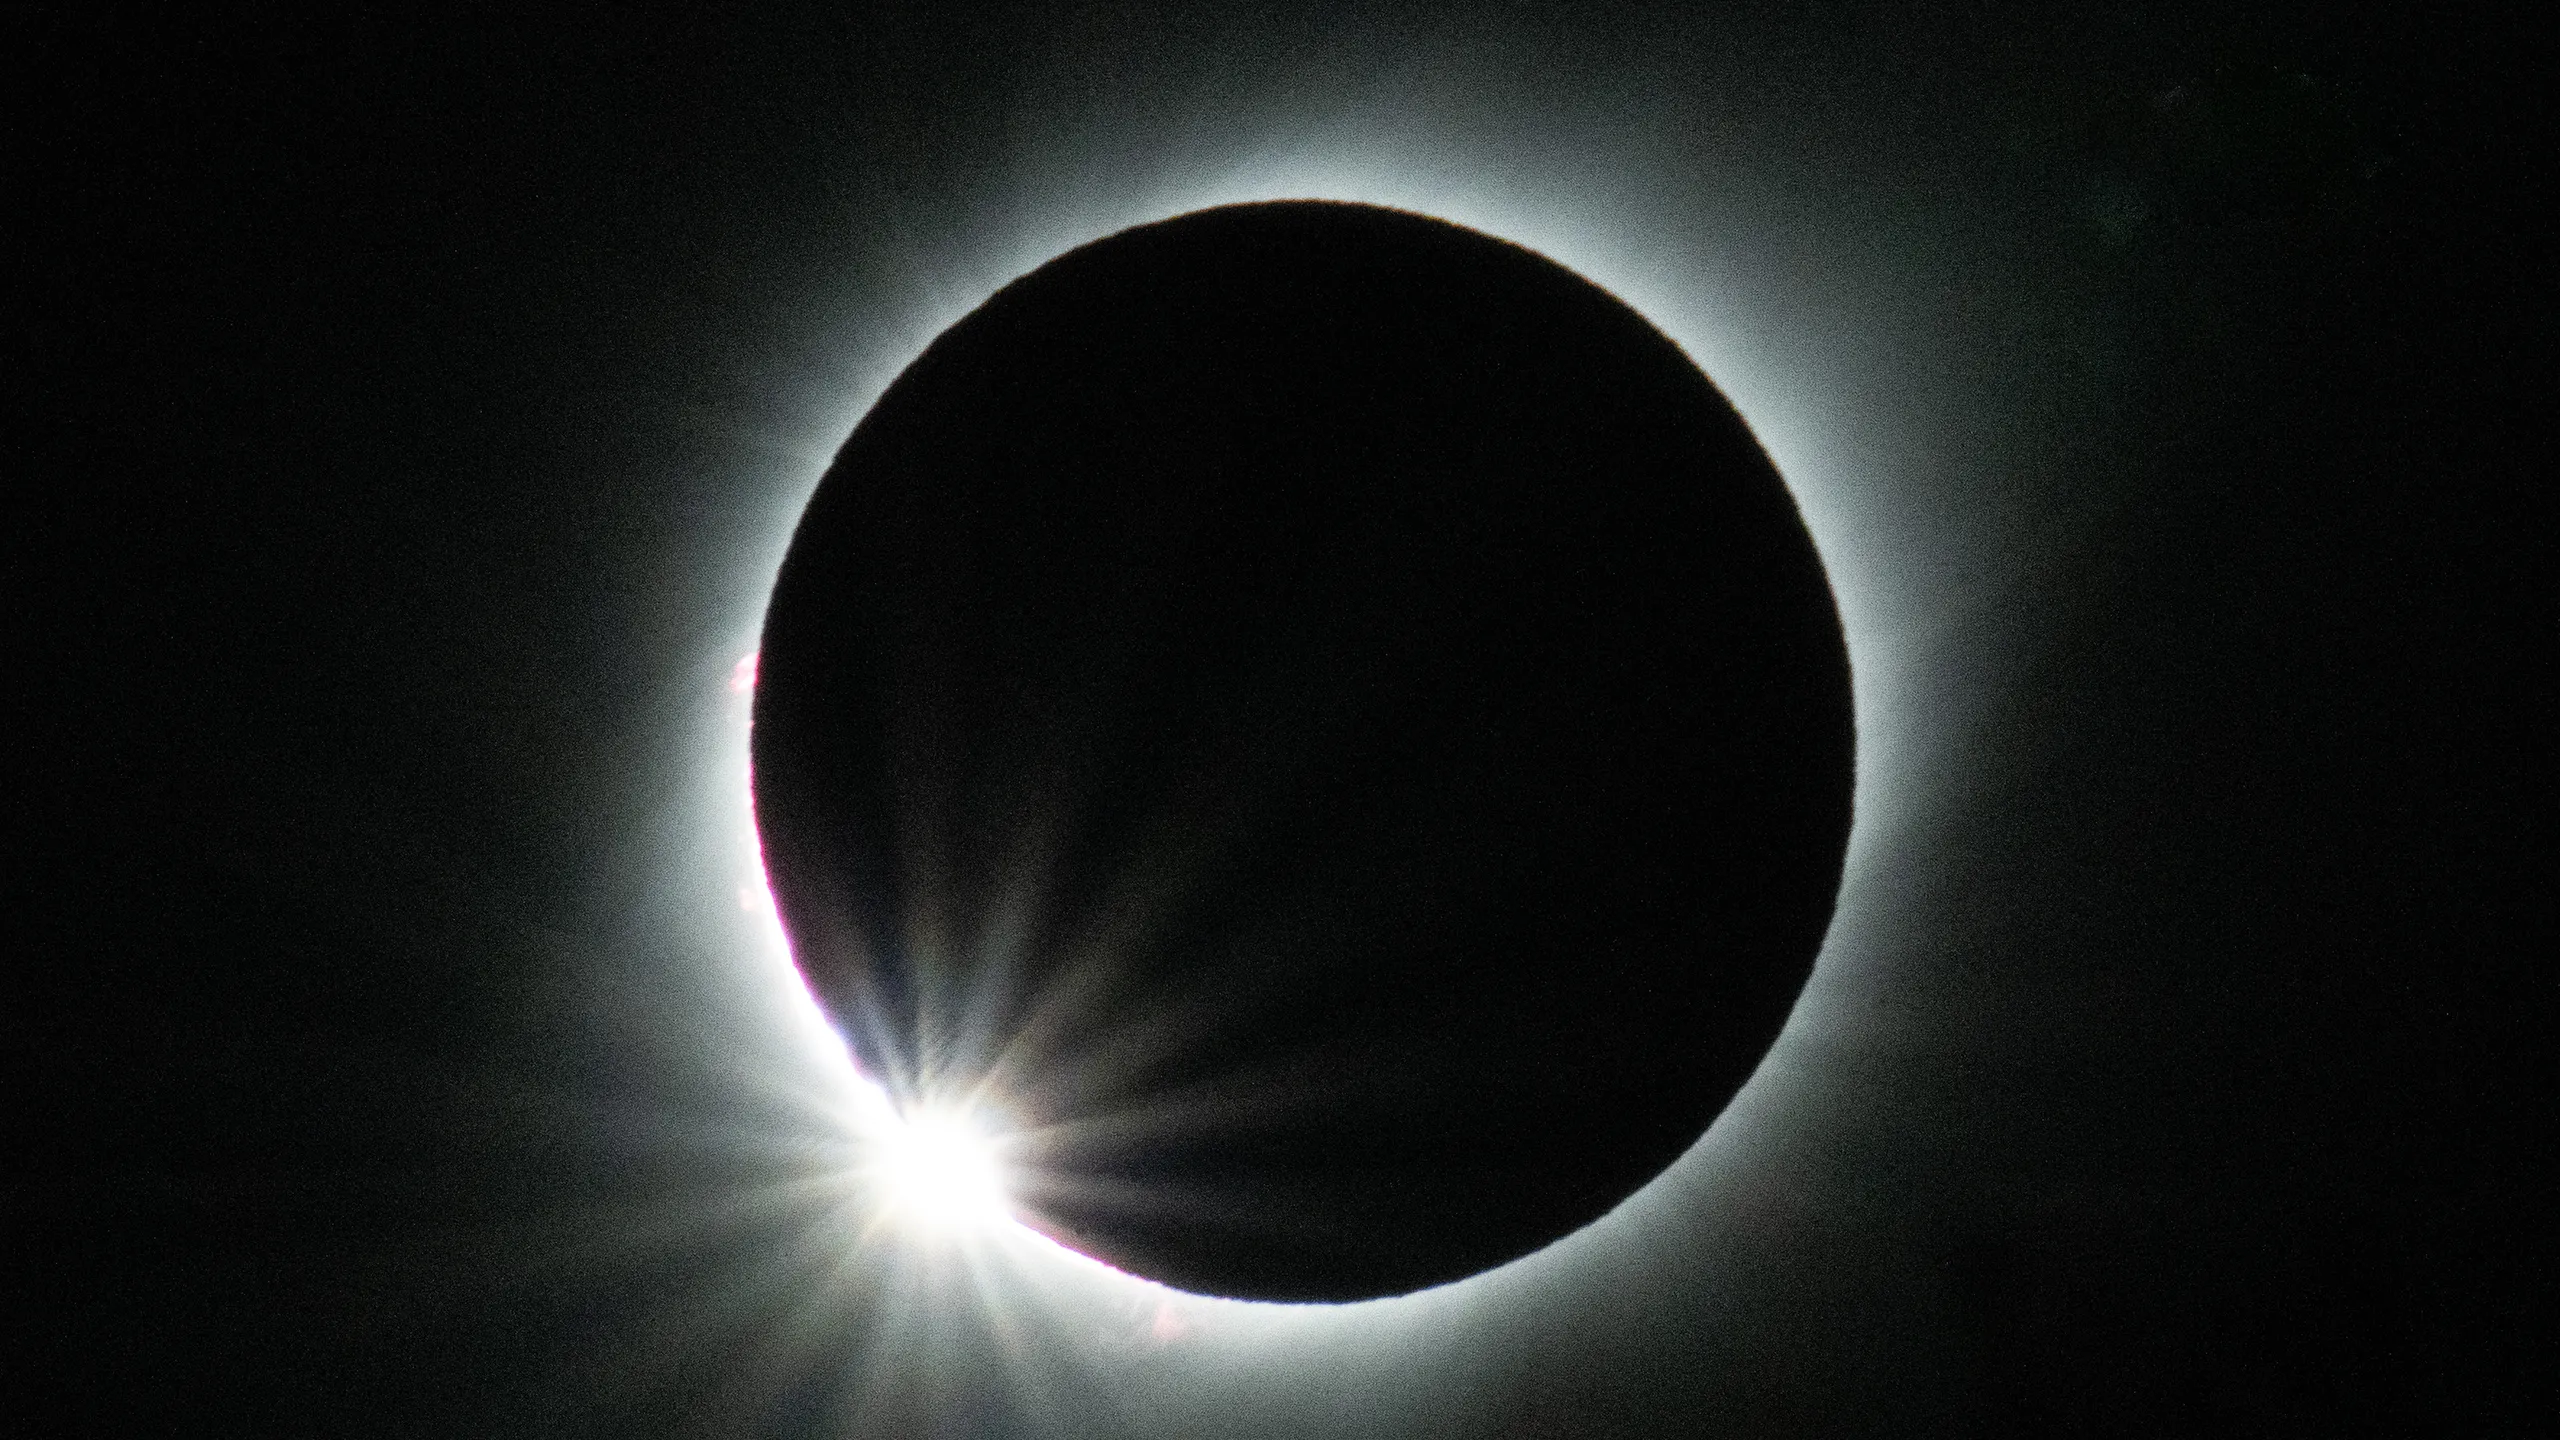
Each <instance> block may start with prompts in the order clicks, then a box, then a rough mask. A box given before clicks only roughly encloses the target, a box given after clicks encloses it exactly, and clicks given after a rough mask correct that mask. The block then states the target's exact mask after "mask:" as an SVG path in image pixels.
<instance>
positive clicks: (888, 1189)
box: [868, 1106, 1013, 1233]
mask: <svg viewBox="0 0 2560 1440" xmlns="http://www.w3.org/2000/svg"><path fill="white" fill-rule="evenodd" d="M871 1138H872V1154H871V1160H870V1165H869V1167H868V1168H869V1169H870V1170H871V1172H872V1179H873V1180H874V1181H875V1182H876V1183H877V1185H878V1187H879V1192H880V1196H881V1199H882V1201H883V1202H884V1204H885V1205H886V1206H887V1207H888V1209H889V1211H890V1212H891V1213H892V1214H894V1215H895V1216H896V1217H897V1219H898V1220H899V1222H900V1223H902V1224H905V1225H909V1226H913V1227H915V1228H917V1229H919V1230H923V1231H927V1232H932V1233H949V1232H952V1231H957V1230H979V1229H984V1228H986V1227H988V1226H993V1225H1001V1224H1004V1223H1006V1222H1008V1221H1010V1220H1011V1219H1012V1218H1013V1209H1012V1199H1011V1196H1010V1195H1008V1194H1007V1193H1006V1187H1005V1175H1004V1164H1003V1161H1002V1158H1001V1157H1000V1156H999V1155H998V1153H997V1141H996V1137H995V1136H994V1134H993V1133H991V1130H990V1127H989V1126H988V1125H987V1123H986V1122H985V1121H984V1120H983V1119H982V1118H981V1117H979V1116H978V1115H976V1114H974V1113H972V1112H970V1111H967V1110H961V1109H953V1108H943V1107H937V1106H920V1107H918V1108H916V1109H913V1110H909V1111H905V1112H903V1113H901V1112H895V1111H893V1112H891V1113H890V1114H888V1115H886V1116H884V1117H882V1120H881V1123H879V1124H878V1125H877V1126H876V1128H874V1130H873V1132H872V1137H871Z"/></svg>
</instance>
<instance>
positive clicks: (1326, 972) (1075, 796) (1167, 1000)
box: [753, 202, 1855, 1301]
mask: <svg viewBox="0 0 2560 1440" xmlns="http://www.w3.org/2000/svg"><path fill="white" fill-rule="evenodd" d="M760 653H761V660H760V663H759V678H758V686H757V693H756V698H755V712H754V740H753V761H754V777H755V779H754V793H755V804H756V812H757V817H758V824H759V827H760V834H761V837H762V842H763V845H764V848H765V858H766V864H767V869H768V873H769V875H770V878H771V882H772V885H773V889H774V893H775V897H776V900H777V902H778V905H779V908H780V912H781V915H782V918H783V922H784V925H785V928H786V929H787V931H788V933H789V934H790V937H791V940H792V943H793V948H794V953H795V955H796V956H797V959H798V962H799V964H800V966H801V969H802V971H803V973H804V975H805V976H806V978H807V980H808V983H809V986H810V988H811V990H812V992H813V993H814V994H815V995H816V996H817V997H818V998H819V1000H820V1002H821V1003H822V1004H823V1005H824V1006H825V1008H826V1009H827V1010H828V1012H829V1014H830V1015H831V1017H832V1018H833V1019H834V1020H835V1021H836V1023H837V1025H838V1026H839V1028H840V1029H841V1030H842V1031H843V1033H844V1034H845V1036H846V1038H847V1040H848V1042H849V1043H850V1045H851V1047H852V1049H853V1051H854V1052H855V1055H856V1056H857V1058H858V1061H859V1063H861V1064H862V1065H863V1066H864V1067H865V1069H866V1070H868V1071H869V1072H870V1073H872V1074H873V1075H874V1076H875V1077H876V1078H877V1079H878V1080H879V1081H880V1082H881V1083H882V1084H883V1085H884V1086H886V1087H887V1089H888V1090H889V1091H890V1093H891V1095H892V1096H893V1097H894V1098H896V1099H897V1100H898V1101H900V1102H901V1103H907V1104H915V1103H924V1102H927V1101H931V1102H932V1103H938V1104H948V1103H968V1104H971V1105H976V1106H980V1107H983V1108H984V1109H985V1110H986V1111H987V1112H988V1113H990V1114H994V1115H997V1116H1000V1117H1001V1119H1002V1122H1003V1124H1004V1125H1005V1127H1006V1129H1007V1134H1008V1135H1009V1137H1010V1138H1009V1139H1008V1140H1007V1141H1006V1142H1005V1143H1006V1147H1007V1161H1008V1164H1009V1166H1010V1170H1011V1173H1012V1176H1013V1181H1012V1183H1013V1194H1014V1199H1015V1203H1016V1204H1017V1205H1018V1206H1019V1213H1020V1216H1021V1218H1022V1219H1023V1220H1024V1221H1025V1222H1026V1223H1028V1224H1030V1225H1032V1226H1034V1227H1036V1228H1038V1229H1040V1230H1043V1231H1045V1232H1047V1233H1048V1234H1050V1235H1052V1236H1054V1237H1055V1238H1057V1239H1058V1240H1060V1241H1061V1242H1062V1243H1065V1244H1067V1245H1069V1246H1071V1247H1073V1248H1075V1249H1078V1250H1080V1251H1083V1252H1085V1253H1087V1254H1089V1255H1092V1256H1094V1257H1096V1258H1098V1259H1101V1260H1104V1261H1106V1262H1108V1263H1110V1264H1112V1265H1115V1266H1118V1267H1120V1268H1122V1269H1124V1270H1127V1271H1129V1272H1132V1273H1134V1274H1137V1275H1141V1276H1145V1277H1148V1278H1151V1279H1154V1280H1158V1281H1161V1282H1163V1283H1165V1284H1168V1285H1172V1286H1175V1287H1178V1288H1180V1289H1184V1290H1190V1291H1196V1292H1201V1293H1207V1294H1216V1295H1224V1296H1234V1297H1241V1298H1253V1299H1271V1300H1326V1301H1342V1300H1356V1299H1362V1298H1368V1297H1374V1296H1381V1295H1390V1294H1397V1293H1402V1292H1406V1291H1411V1290H1415V1289H1420V1288H1423V1287H1427V1286H1431V1285H1435V1284H1440V1283H1444V1282H1448V1281H1452V1280H1457V1279H1460V1278H1462V1277H1465V1276H1468V1275H1472V1274H1475V1273H1478V1272H1480V1271H1483V1270H1486V1269H1488V1268H1491V1267H1493V1266H1496V1265H1500V1264H1502V1263H1505V1262H1507V1261H1510V1260H1512V1259H1515V1258H1517V1257H1519V1256H1522V1255H1524V1254H1527V1253H1529V1252H1531V1251H1533V1250H1536V1249H1538V1248H1539V1247H1541V1246H1543V1245H1546V1244H1548V1243H1550V1242H1552V1241H1554V1240H1556V1239H1558V1238H1559V1237H1561V1236H1563V1235H1565V1234H1568V1233H1570V1232H1571V1231H1573V1230H1575V1229H1577V1228H1579V1227H1581V1226H1583V1225H1586V1224H1588V1223H1590V1222H1591V1221H1593V1220H1595V1219H1597V1218H1598V1217H1600V1216H1601V1215H1603V1214H1605V1213H1606V1212H1607V1211H1608V1210H1610V1209H1611V1208H1612V1207H1613V1206H1615V1205H1616V1204H1618V1203H1619V1202H1620V1201H1621V1200H1623V1199H1625V1198H1626V1197H1627V1196H1628V1195H1630V1194H1631V1193H1633V1192H1634V1191H1635V1190H1637V1189H1638V1188H1640V1187H1642V1186H1643V1185H1644V1184H1645V1183H1646V1182H1647V1181H1648V1180H1650V1179H1651V1178H1652V1177H1653V1176H1655V1175H1656V1174H1658V1173H1660V1172H1661V1171H1662V1169H1663V1168H1664V1167H1665V1166H1667V1165H1669V1164H1670V1163H1671V1162H1672V1161H1673V1160H1674V1159H1676V1158H1678V1157H1679V1155H1680V1154H1681V1153H1682V1152H1683V1151H1685V1150H1686V1149H1687V1148H1688V1147H1689V1146H1690V1145H1692V1144H1693V1143H1695V1142H1696V1140H1697V1139H1698V1137H1699V1136H1700V1134H1701V1133H1702V1132H1703V1131H1704V1130H1705V1129H1706V1128H1707V1126H1708V1125H1709V1124H1710V1123H1711V1122H1713V1120H1714V1119H1715V1118H1716V1116H1717V1115H1718V1114H1719V1113H1721V1112H1722V1110H1723V1109H1724V1107H1725V1106H1726V1105H1727V1104H1728V1103H1729V1102H1730V1101H1731V1099H1732V1097H1733V1096H1734V1094H1735V1093H1736V1091H1737V1090H1738V1089H1739V1088H1740V1087H1741V1085H1742V1084H1743V1082H1744V1081H1745V1080H1746V1079H1748V1077H1749V1076H1750V1074H1751V1072H1752V1070H1753V1069H1754V1068H1755V1067H1756V1066H1757V1065H1758V1064H1759V1062H1760V1060H1761V1058H1762V1056H1763V1055H1764V1054H1765V1053H1766V1052H1767V1050H1768V1047H1769V1045H1770V1043H1771V1042H1772V1041H1773V1040H1774V1038H1775V1037H1776V1036H1777V1034H1778V1031H1779V1029H1780V1027H1781V1026H1782V1025H1783V1023H1784V1022H1785V1019H1786V1016H1787V1013H1788V1011H1789V1009H1790V1007H1791V1006H1792V1005H1793V1003H1794V1001H1795V998H1796V996H1797V994H1798V992H1799V991H1800V989H1801V988H1802V986H1803V983H1804V980H1805V978H1806V976H1807V974H1808V972H1809V970H1810V968H1811V966H1812V963H1813V960H1814V957H1815V954H1816V952H1817V950H1818V949H1819V948H1820V945H1821V942H1822V937H1823V934H1824V931H1825V928H1826V927H1827V925H1828V923H1829V920H1830V916H1831V912H1832V906H1833V902H1834V897H1835V895H1836V893H1837V891H1838V887H1839V881H1840V874H1841V865H1842V859H1843V855H1844V853H1845V849H1846V844H1847V838H1848V831H1849V823H1850V804H1851V788H1852V786H1851V782H1852V778H1853V769H1854V758H1855V735H1854V729H1853V725H1852V720H1851V707H1850V674H1849V666H1848V657H1847V651H1846V647H1845V644H1844V641H1843V637H1842V632H1841V627H1840V621H1839V616H1838V611H1837V608H1836V606H1835V605H1834V603H1833V599H1832V595H1831V590H1830V586H1829V583H1828V580H1827V578H1826V576H1825V574H1824V571H1823V568H1822V564H1821V560H1820V557H1819V556H1818V555H1817V554H1816V552H1815V549H1814V547H1813V544H1812V542H1811V539H1810V538H1809V536H1808V535H1807V533H1806V530H1805V527H1804V524H1803V522H1802V520H1801V519H1800V517H1799V516H1798V514H1797V512H1796V509H1795V506H1794V503H1793V500H1792V498H1791V497H1790V495H1789V493H1788V491H1787V489H1786V486H1785V484H1784V483H1783V482H1782V480H1781V479H1780V477H1779V475H1778V473H1777V471H1776V469H1775V468H1774V467H1773V466H1772V465H1771V463H1770V461H1769V459H1768V458H1767V456H1766V455H1765V454H1764V453H1763V452H1762V450H1761V448H1760V447H1759V445H1758V443H1757V442H1756V441H1755V440H1754V439H1753V437H1752V436H1751V434H1750V432H1749V430H1748V429H1747V428H1746V426H1745V425H1744V424H1743V422H1742V420H1741V419H1740V417H1739V416H1738V415H1737V414H1736V413H1735V411H1734V409H1733V407H1732V406H1731V405H1730V404H1729V403H1728V402H1727V401H1726V400H1725V399H1724V397H1723V396H1722V395H1721V394H1720V393H1719V392H1718V391H1717V390H1716V388H1715V387H1714V385H1713V384H1712V383H1711V382H1710V381H1709V380H1708V378H1707V377H1706V376H1705V375H1704V374H1702V373H1701V372H1700V371H1699V369H1698V368H1697V367H1696V365H1695V364H1693V363H1692V362H1691V361H1690V360H1689V358H1688V357H1687V356H1686V355H1684V354H1683V353H1682V352H1681V351H1680V349H1679V348H1678V347H1677V346H1675V345H1674V344H1672V343H1671V342H1670V341H1669V340H1667V339H1665V338H1664V337H1663V336H1662V335H1661V334H1660V333H1659V332H1658V331H1656V330H1655V329H1654V328H1653V327H1652V326H1651V325H1650V324H1649V323H1647V322H1646V321H1645V319H1644V318H1643V317H1642V316H1640V315H1638V314H1637V313H1636V312H1635V311H1633V310H1632V309H1630V308H1628V307H1627V306H1626V305H1625V304H1623V303H1621V302H1620V301H1618V300H1617V299H1616V298H1614V297H1613V296H1611V295H1609V294H1608V293H1607V292H1605V291H1603V290H1601V289H1600V288H1599V287H1597V286H1595V285H1593V284H1592V283H1590V282H1589V281H1587V280H1585V279H1583V278H1581V277H1580V276H1578V275H1575V274H1574V273H1572V272H1571V271H1569V270H1566V269H1565V268H1563V267H1562V266H1559V265H1557V264H1555V263H1554V262H1552V261H1550V260H1547V259H1545V258H1544V257H1542V256H1539V255H1537V254H1534V253H1532V252H1530V251H1528V250H1525V249H1522V248H1520V247H1517V246H1514V245H1511V244H1508V243H1506V242H1503V241H1500V240H1496V239H1494V238H1492V237H1489V236H1486V235H1483V234H1480V233H1477V232H1475V231H1471V230H1467V229H1463V228H1461V227H1458V226H1455V225H1451V224H1448V223H1445V222H1442V221H1438V220H1433V219H1429V218H1426V217H1423V216H1418V215H1414V214H1409V213H1405V212H1401V211H1393V210H1386V209H1380V208H1374V207H1368V206H1360V205H1349V204H1336V203H1315V202H1286V203H1274V204H1257V205H1243V206H1233V207H1226V208H1220V209H1213V210H1205V211H1199V212H1196V213H1193V214H1189V215H1184V216H1180V217H1177V218H1175V219H1171V220H1167V221H1164V222H1161V223H1158V224H1153V225H1147V226H1143V227H1140V228H1138V229H1134V230H1130V231H1126V232H1123V233H1121V234H1118V235H1114V236H1111V237H1108V238H1106V239H1103V240H1099V241H1096V242H1094V243H1092V244H1089V245H1086V246H1084V247H1082V248H1080V249H1077V250H1075V251H1072V252H1070V253H1068V254H1066V255H1063V256H1061V257H1059V258H1058V259H1056V260H1053V261H1051V262H1050V263H1048V264H1046V265H1043V266H1042V267H1040V268H1039V269H1037V270H1035V271H1033V272H1031V273H1030V274H1028V275H1026V276H1024V277H1022V278H1021V279H1019V280H1016V281H1015V282H1014V283H1012V284H1011V285H1009V286H1007V287H1006V288H1005V289H1004V290H1002V291H1001V292H999V293H998V294H996V295H995V296H994V297H993V298H992V299H990V300H988V301H987V302H986V303H985V304H984V305H982V306H980V307H979V308H978V309H977V310H976V311H974V312H973V313H971V314H970V315H968V316H967V317H965V318H964V319H962V320H961V321H959V322H958V323H957V324H955V325H953V326H952V327H951V328H950V329H949V330H948V331H946V332H945V333H944V334H943V335H941V337H940V338H938V339H937V340H935V341H934V343H933V344H932V345H931V346H930V347H928V348H927V349H926V350H925V352H924V353H923V354H922V355H921V356H919V357H918V358H917V359H916V360H915V362H914V363H913V364H912V365H910V366H909V367H908V368H907V370H906V371H905V372H904V373H903V374H902V375H901V376H900V377H899V378H898V379H897V381H896V382H895V383H894V384H893V385H891V386H890V387H889V389H888V390H887V391H886V392H885V393H884V394H883V395H882V397H881V398H880V400H879V402H878V403H877V404H876V405H875V406H874V407H873V408H872V410H871V411H870V413H869V414H868V415H867V416H866V417H865V418H864V419H863V420H862V422H861V423H860V425H859V426H858V427H857V428H856V429H855V430H854V432H853V434H852V436H851V437H850V438H849V439H848V440H847V441H846V443H845V445H844V448H843V450H842V452H841V453H840V454H839V455H838V456H837V458H836V460H835V463H834V465H833V467H832V468H831V469H830V470H829V471H828V473H827V475H826V477H825V479H824V480H823V482H822V483H821V484H820V485H819V487H818V490H817V493H816V494H815V496H814V497H813V498H812V500H811V501H810V503H809V506H808V509H807V512H806V513H805V515H804V516H803V517H802V519H801V521H800V524H799V528H798V530H797V532H796V533H795V535H794V537H793V540H792V543H791V548H790V551H789V553H788V555H787V557H786V559H785V562H784V564H783V567H782V571H781V574H780V578H779V580H778V582H777V584H776V586H775V589H774V592H773V597H772V600H771V604H770V608H769V610H768V612H767V616H766V620H765V631H764V637H763V641H762V649H761V652H760Z"/></svg>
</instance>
